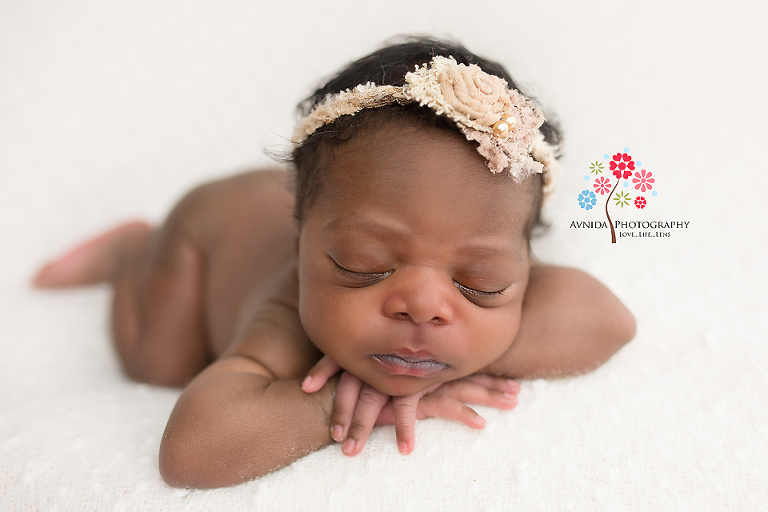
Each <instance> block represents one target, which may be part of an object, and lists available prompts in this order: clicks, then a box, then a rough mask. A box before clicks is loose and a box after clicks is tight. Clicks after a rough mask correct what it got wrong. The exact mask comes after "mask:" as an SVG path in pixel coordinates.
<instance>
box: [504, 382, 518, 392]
mask: <svg viewBox="0 0 768 512" xmlns="http://www.w3.org/2000/svg"><path fill="white" fill-rule="evenodd" d="M507 384H509V385H510V386H512V387H513V388H515V389H516V390H518V391H520V383H519V382H517V381H516V380H513V379H509V380H508V381H507Z"/></svg>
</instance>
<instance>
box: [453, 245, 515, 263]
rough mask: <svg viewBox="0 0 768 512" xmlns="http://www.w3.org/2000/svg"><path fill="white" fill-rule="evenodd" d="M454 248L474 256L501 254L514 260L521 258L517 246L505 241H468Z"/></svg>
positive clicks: (461, 252)
mask: <svg viewBox="0 0 768 512" xmlns="http://www.w3.org/2000/svg"><path fill="white" fill-rule="evenodd" d="M456 250H457V252H458V253H459V254H462V255H466V256H468V257H474V258H482V257H488V256H491V257H494V256H495V257H499V256H501V257H503V258H512V259H514V260H515V261H520V260H522V257H521V255H520V250H519V248H518V247H516V246H515V245H514V244H512V243H508V242H506V241H504V242H501V243H500V242H498V241H496V240H477V241H470V242H469V243H467V244H466V245H462V246H459V247H457V248H456Z"/></svg>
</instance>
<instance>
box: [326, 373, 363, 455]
mask: <svg viewBox="0 0 768 512" xmlns="http://www.w3.org/2000/svg"><path fill="white" fill-rule="evenodd" d="M362 387H363V381H362V380H360V379H358V378H357V377H355V376H354V375H352V374H351V373H349V372H343V373H342V374H341V377H340V378H339V385H338V386H337V387H336V397H335V398H334V399H333V413H331V437H332V438H333V440H334V441H336V442H338V443H340V442H342V441H343V440H344V439H345V438H346V437H347V431H348V430H349V425H350V423H352V417H353V416H354V414H355V407H356V406H357V401H358V399H359V397H360V389H361V388H362Z"/></svg>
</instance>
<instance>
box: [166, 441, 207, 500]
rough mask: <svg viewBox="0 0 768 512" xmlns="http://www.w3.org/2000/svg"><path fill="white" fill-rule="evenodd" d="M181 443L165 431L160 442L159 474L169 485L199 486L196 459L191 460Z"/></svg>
mask: <svg viewBox="0 0 768 512" xmlns="http://www.w3.org/2000/svg"><path fill="white" fill-rule="evenodd" d="M189 451H190V450H189V449H187V448H186V447H185V446H184V444H183V443H180V442H178V441H174V439H173V438H171V437H170V436H168V434H167V433H166V434H165V435H163V440H162V442H161V443H160V456H159V459H158V466H159V469H160V476H162V477H163V480H165V483H167V484H168V485H170V486H171V487H187V488H188V487H200V484H201V483H202V482H201V481H200V476H201V475H200V472H199V468H197V464H199V462H198V461H195V460H191V458H190V455H189Z"/></svg>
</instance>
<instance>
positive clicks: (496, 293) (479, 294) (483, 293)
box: [453, 281, 504, 298]
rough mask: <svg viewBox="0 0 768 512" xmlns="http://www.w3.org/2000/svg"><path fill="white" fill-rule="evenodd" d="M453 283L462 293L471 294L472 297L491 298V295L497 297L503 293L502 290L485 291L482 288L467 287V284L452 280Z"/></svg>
mask: <svg viewBox="0 0 768 512" xmlns="http://www.w3.org/2000/svg"><path fill="white" fill-rule="evenodd" d="M453 284H454V285H456V288H458V289H459V290H461V291H462V292H463V293H465V294H468V295H472V296H474V297H484V298H491V297H498V296H499V295H504V290H496V291H493V292H486V291H483V290H476V289H474V288H469V287H468V286H464V285H463V284H461V283H457V282H456V281H454V282H453Z"/></svg>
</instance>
